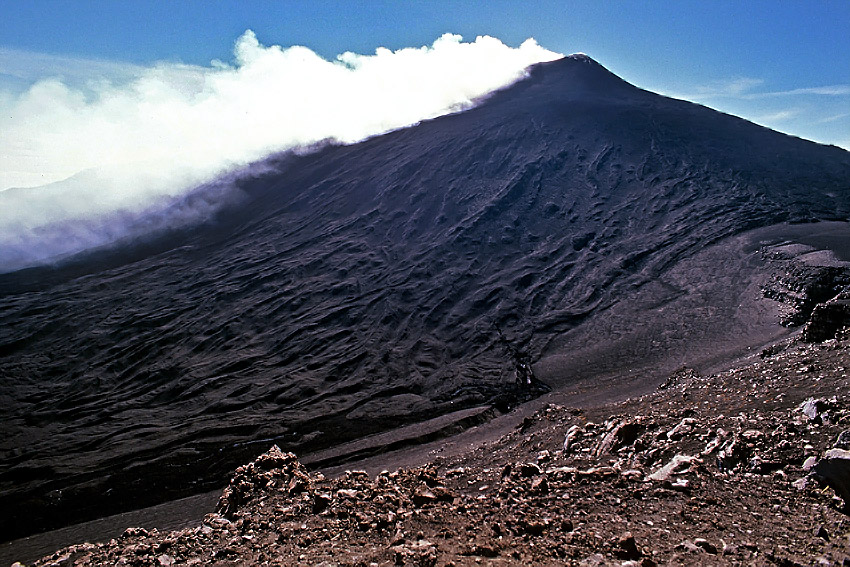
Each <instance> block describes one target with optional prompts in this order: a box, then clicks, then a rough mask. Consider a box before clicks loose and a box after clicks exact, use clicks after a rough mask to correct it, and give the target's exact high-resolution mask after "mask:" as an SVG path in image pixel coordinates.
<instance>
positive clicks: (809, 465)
mask: <svg viewBox="0 0 850 567" xmlns="http://www.w3.org/2000/svg"><path fill="white" fill-rule="evenodd" d="M817 463H818V460H817V458H816V457H814V456H812V457H809V458H807V459H806V460H805V461H803V470H804V471H806V472H809V471H810V470H812V469H813V468H815V465H816V464H817Z"/></svg>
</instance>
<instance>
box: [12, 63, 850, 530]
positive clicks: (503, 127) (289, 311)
mask: <svg viewBox="0 0 850 567" xmlns="http://www.w3.org/2000/svg"><path fill="white" fill-rule="evenodd" d="M265 165H267V166H268V168H267V170H266V172H265V173H263V174H260V175H248V174H246V175H245V176H244V177H242V178H236V179H235V180H234V181H233V191H234V192H236V193H238V194H239V195H241V198H240V199H238V200H237V201H238V202H236V203H235V204H233V205H231V206H229V207H227V208H225V209H223V210H221V211H220V212H219V214H218V215H217V216H216V218H214V219H211V220H210V221H209V222H207V223H206V224H204V225H201V226H196V227H193V228H186V229H184V230H180V231H174V232H172V233H169V234H167V235H161V236H160V237H159V238H151V239H149V240H148V241H145V242H137V243H133V244H132V245H128V246H126V247H121V248H116V249H112V250H107V251H98V252H95V253H90V254H87V255H84V256H80V257H77V258H73V259H70V260H68V261H67V262H65V263H63V264H60V265H57V266H55V267H50V268H33V269H30V270H25V271H21V272H16V273H12V274H5V275H2V276H0V401H2V406H3V408H4V413H3V417H2V418H0V420H2V421H0V509H3V510H4V511H6V512H5V513H4V514H3V515H2V519H0V534H2V538H3V539H13V538H16V537H19V536H22V535H25V534H28V533H33V532H36V531H41V530H46V529H49V528H54V527H58V526H60V525H64V524H68V523H72V522H76V521H80V520H84V519H88V518H93V517H97V516H101V515H104V514H106V513H110V512H116V511H120V510H126V509H130V508H133V507H140V506H144V505H149V504H154V503H156V502H160V501H163V500H167V499H170V498H174V497H176V496H180V495H186V494H190V493H193V492H199V491H202V490H205V489H207V488H209V487H212V486H215V485H217V484H220V483H223V482H224V481H225V479H226V478H227V477H228V473H229V471H230V470H231V469H232V468H234V467H235V466H237V465H239V464H242V463H243V462H246V461H247V460H249V458H250V457H251V456H252V454H253V452H255V449H256V445H255V444H254V442H259V441H261V440H262V442H263V443H265V444H268V442H274V443H277V444H279V445H280V446H281V447H282V448H284V449H285V450H294V451H296V452H298V453H301V454H304V453H307V452H314V451H319V450H323V449H328V448H331V447H335V446H338V445H340V444H342V443H344V442H347V441H351V440H354V439H358V438H360V437H363V436H365V435H369V434H373V433H378V432H381V431H386V430H389V429H393V428H396V427H398V426H400V425H404V424H410V423H416V422H419V421H423V420H426V419H429V418H432V417H435V416H438V415H443V414H449V413H451V412H455V411H458V410H460V409H463V408H472V407H479V406H488V405H489V406H493V407H495V408H497V409H499V410H502V411H506V410H508V409H510V408H511V407H513V406H515V405H516V404H518V403H521V402H522V401H523V400H526V399H528V398H529V397H531V396H535V395H538V394H539V393H540V392H542V391H544V390H545V389H546V388H547V387H553V388H560V387H563V386H565V385H568V384H572V383H574V382H576V381H580V380H588V379H592V378H594V377H595V376H596V375H597V374H598V373H599V372H601V370H599V368H596V367H595V366H594V364H591V363H586V362H585V363H582V364H578V361H577V363H576V364H574V365H571V368H570V369H564V368H563V367H559V369H556V370H551V368H550V370H548V371H547V372H545V373H541V372H540V371H538V370H539V367H541V366H542V365H541V364H540V362H539V361H541V359H543V358H544V357H551V356H553V355H559V356H562V357H566V358H569V357H570V356H572V354H573V352H572V350H571V348H572V347H570V346H569V345H572V344H575V342H576V341H579V339H580V341H579V342H581V341H583V344H591V343H593V346H594V348H595V349H596V350H597V351H599V352H608V354H607V357H606V360H607V361H609V362H610V365H609V366H606V367H605V368H606V370H605V371H606V372H608V371H609V370H610V371H612V372H613V371H614V370H617V369H627V368H632V367H634V366H637V365H639V364H640V363H641V361H645V358H644V357H645V356H646V355H647V351H646V350H641V348H643V347H641V348H637V347H635V348H632V347H631V346H630V347H629V348H625V347H623V348H620V347H618V349H617V350H608V351H606V348H609V349H610V348H613V347H612V346H611V345H614V344H615V343H614V342H612V341H614V340H615V338H612V337H609V336H608V335H607V334H606V333H603V332H601V331H600V330H599V329H604V328H605V327H604V325H601V323H600V322H604V321H606V320H609V319H610V318H612V317H614V316H615V315H616V314H617V313H621V311H618V309H621V308H622V307H623V305H625V304H629V302H630V301H631V298H633V297H634V295H635V294H636V293H638V292H642V293H643V292H646V293H649V292H648V291H646V290H655V289H656V288H658V290H657V291H652V293H654V294H656V295H654V296H652V301H649V300H647V301H646V303H645V305H646V307H645V308H643V307H641V309H645V311H643V312H639V313H637V315H635V317H638V319H635V318H632V319H630V320H632V321H634V320H639V316H640V313H650V312H652V313H657V312H658V308H657V306H659V305H669V304H670V302H672V301H674V299H672V298H675V297H678V296H681V295H682V294H683V293H685V292H684V291H682V290H681V289H679V288H677V287H676V285H674V283H675V282H674V283H669V282H667V281H666V279H665V278H667V277H668V276H669V275H670V274H671V273H673V271H674V270H675V269H676V268H677V266H681V265H682V263H683V262H686V261H689V260H690V259H692V258H695V257H696V256H697V255H698V254H700V253H702V252H704V251H705V250H706V249H708V248H709V247H710V246H711V245H714V244H717V243H722V242H725V241H726V239H728V238H729V237H731V236H733V235H736V234H739V233H742V232H744V231H746V230H749V229H752V228H756V227H761V226H767V225H772V224H776V223H781V222H810V221H815V220H827V219H839V220H846V219H847V217H848V213H850V153H848V152H845V151H843V150H840V149H838V148H834V147H827V146H822V145H819V144H815V143H812V142H808V141H805V140H800V139H797V138H793V137H790V136H785V135H783V134H779V133H776V132H773V131H771V130H768V129H766V128H762V127H760V126H756V125H754V124H751V123H749V122H746V121H744V120H741V119H739V118H735V117H732V116H728V115H725V114H721V113H718V112H715V111H713V110H710V109H707V108H705V107H702V106H699V105H695V104H691V103H688V102H683V101H678V100H674V99H669V98H665V97H661V96H658V95H655V94H652V93H650V92H647V91H644V90H641V89H639V88H637V87H634V86H632V85H630V84H628V83H626V82H625V81H622V80H621V79H619V78H618V77H616V76H614V75H612V74H611V73H610V72H608V71H607V70H606V69H604V67H602V66H601V65H599V64H598V63H596V62H594V61H593V60H591V59H590V58H587V57H582V56H572V57H567V58H564V59H562V60H559V61H555V62H552V63H547V64H542V65H539V66H536V67H535V68H533V69H532V70H531V74H530V77H529V78H528V79H527V80H524V81H521V82H519V83H517V84H516V85H514V86H512V87H510V88H507V89H505V90H503V91H501V92H498V93H495V94H494V95H493V96H491V97H490V98H488V99H487V100H486V101H484V102H483V103H482V104H480V105H479V106H478V107H476V108H474V109H471V110H469V111H466V112H463V113H459V114H455V115H450V116H445V117H442V118H438V119H434V120H430V121H426V122H423V123H422V124H420V125H418V126H416V127H413V128H409V129H405V130H400V131H396V132H392V133H390V134H387V135H385V136H380V137H376V138H373V139H370V140H367V141H365V142H363V143H360V144H356V145H352V146H334V145H328V146H325V147H322V148H320V149H317V150H316V151H314V152H312V153H309V154H306V155H294V154H287V155H281V156H275V157H272V158H269V160H267V162H266V164H265ZM217 190H220V187H219V188H218V189H217ZM196 197H197V198H203V190H200V193H199V194H198V195H196ZM736 261H738V260H736ZM739 262H743V260H740V261H739ZM736 266H738V267H740V268H741V272H740V273H742V274H746V270H745V269H744V268H745V267H746V266H744V264H743V263H740V265H738V264H736ZM728 267H729V266H726V265H723V266H722V267H721V268H718V267H717V266H713V267H710V268H706V269H707V270H709V271H711V270H717V271H718V272H722V271H723V269H728ZM736 269H737V268H736ZM712 273H713V272H712ZM736 273H737V272H736ZM721 275H722V274H721ZM742 281H743V280H742ZM733 284H734V285H743V284H742V283H740V282H738V281H737V280H736V281H735V282H732V283H731V284H730V285H733ZM736 289H737V288H736ZM721 295H724V296H728V298H724V297H721ZM718 297H719V299H717V300H718V301H721V300H722V301H727V302H728V303H729V305H732V303H733V302H734V300H735V297H736V296H735V295H734V294H733V293H731V292H729V293H725V294H718ZM630 305H631V304H630ZM634 305H637V304H634ZM641 305H643V304H641ZM635 309H637V307H635ZM721 312H723V313H725V312H724V311H722V310H719V311H718V313H721ZM678 315H679V314H676V315H675V317H678ZM675 317H674V318H675ZM671 321H672V320H671ZM698 323H699V325H702V326H703V327H704V328H705V329H709V330H711V332H712V333H715V334H716V335H721V334H726V335H729V333H728V332H727V331H728V329H727V328H726V327H725V326H724V325H725V324H726V322H725V320H724V319H723V318H722V317H721V316H719V315H718V316H716V317H715V318H713V319H711V318H704V317H703V318H700V319H699V321H698ZM671 324H672V323H671ZM695 325H696V323H695ZM668 326H669V325H668ZM673 327H676V325H673ZM652 332H655V331H652V330H648V331H646V332H645V333H644V334H646V335H647V336H648V337H651V336H654V335H652ZM658 332H661V331H658ZM664 332H665V333H666V332H668V331H664ZM669 332H670V333H673V334H675V333H683V334H685V335H687V334H688V333H691V332H693V329H686V328H679V327H676V330H674V331H669ZM739 332H740V333H741V335H740V337H741V341H742V343H741V344H745V343H746V341H747V340H755V339H749V338H747V337H748V336H749V332H748V331H747V330H746V329H745V330H743V331H740V330H739ZM706 333H708V331H706ZM729 336H730V337H731V338H732V339H735V338H736V337H737V335H729ZM577 337H578V338H577ZM570 341H573V342H570ZM617 344H618V345H619V344H621V343H617ZM565 345H566V346H565ZM647 348H649V347H647ZM658 348H661V347H658ZM611 353H616V355H612V354H611ZM653 354H658V353H653ZM671 356H672V355H671ZM676 356H678V354H677V355H676ZM520 358H521V359H522V361H528V362H529V366H530V367H531V368H533V370H534V372H535V373H536V376H537V378H539V381H538V380H533V381H532V383H531V384H527V383H525V381H524V378H521V379H520V380H517V369H518V368H519V367H520V366H521V365H522V362H521V361H520V362H518V361H519V360H520ZM547 368H548V367H547ZM523 372H525V370H523ZM522 376H525V375H524V374H523V375H522ZM623 380H625V378H623ZM523 383H525V385H524V386H523Z"/></svg>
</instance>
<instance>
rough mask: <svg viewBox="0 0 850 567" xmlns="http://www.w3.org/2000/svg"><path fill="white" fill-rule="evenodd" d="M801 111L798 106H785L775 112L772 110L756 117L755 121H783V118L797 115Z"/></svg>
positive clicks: (787, 118)
mask: <svg viewBox="0 0 850 567" xmlns="http://www.w3.org/2000/svg"><path fill="white" fill-rule="evenodd" d="M801 112H802V111H801V110H800V109H799V108H787V109H785V110H779V111H777V112H772V113H770V114H765V115H763V116H760V117H758V118H756V122H761V123H767V124H770V123H772V122H784V121H785V120H790V119H792V118H794V117H796V116H799V115H800V113H801Z"/></svg>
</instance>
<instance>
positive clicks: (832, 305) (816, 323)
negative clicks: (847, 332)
mask: <svg viewBox="0 0 850 567" xmlns="http://www.w3.org/2000/svg"><path fill="white" fill-rule="evenodd" d="M848 326H850V292H848V291H844V292H842V293H840V294H838V295H837V296H835V297H834V298H832V299H830V300H829V301H826V302H824V303H819V304H818V305H816V306H815V308H814V309H813V310H812V315H811V318H810V319H809V322H808V323H806V326H805V327H803V332H802V339H803V340H804V341H806V342H808V343H820V342H823V341H827V340H829V339H834V338H835V337H836V335H837V334H838V333H839V332H840V331H842V330H843V329H845V328H846V327H848Z"/></svg>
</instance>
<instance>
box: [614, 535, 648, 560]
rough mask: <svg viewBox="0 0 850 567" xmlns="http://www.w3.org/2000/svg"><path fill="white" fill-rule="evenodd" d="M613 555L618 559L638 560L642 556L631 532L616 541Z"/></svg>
mask: <svg viewBox="0 0 850 567" xmlns="http://www.w3.org/2000/svg"><path fill="white" fill-rule="evenodd" d="M614 554H615V555H616V556H617V557H619V558H620V559H640V557H641V556H642V555H643V554H642V553H641V552H640V549H638V546H637V541H635V537H634V536H633V535H632V533H631V532H626V533H624V534H623V535H621V536H620V538H619V539H618V541H617V548H616V549H615V550H614Z"/></svg>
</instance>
